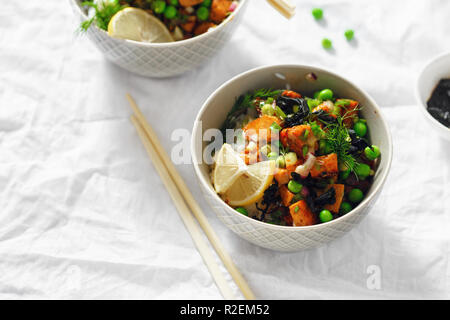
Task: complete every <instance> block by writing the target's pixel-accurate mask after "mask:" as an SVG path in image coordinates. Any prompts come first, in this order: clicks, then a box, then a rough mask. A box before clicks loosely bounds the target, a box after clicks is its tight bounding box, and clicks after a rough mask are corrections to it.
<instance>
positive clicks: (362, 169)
mask: <svg viewBox="0 0 450 320" xmlns="http://www.w3.org/2000/svg"><path fill="white" fill-rule="evenodd" d="M370 170H371V169H370V167H369V166H368V165H367V164H365V163H358V165H357V166H356V167H355V173H356V175H357V176H358V178H359V179H361V180H365V179H366V178H367V177H368V176H369V175H370Z"/></svg>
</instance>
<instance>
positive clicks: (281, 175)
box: [274, 169, 291, 185]
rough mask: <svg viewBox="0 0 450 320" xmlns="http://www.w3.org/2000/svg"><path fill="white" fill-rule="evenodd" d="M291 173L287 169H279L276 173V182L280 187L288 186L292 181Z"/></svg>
mask: <svg viewBox="0 0 450 320" xmlns="http://www.w3.org/2000/svg"><path fill="white" fill-rule="evenodd" d="M290 175H291V174H290V173H289V171H288V170H287V169H278V170H277V172H275V175H274V177H275V180H277V182H278V184H279V185H284V184H288V183H289V180H290Z"/></svg>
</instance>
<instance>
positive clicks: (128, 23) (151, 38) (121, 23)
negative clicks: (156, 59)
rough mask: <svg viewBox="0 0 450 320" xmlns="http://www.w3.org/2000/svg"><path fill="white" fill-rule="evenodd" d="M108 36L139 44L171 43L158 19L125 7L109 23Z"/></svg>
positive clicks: (165, 29) (166, 30)
mask: <svg viewBox="0 0 450 320" xmlns="http://www.w3.org/2000/svg"><path fill="white" fill-rule="evenodd" d="M108 34H109V35H110V36H111V37H114V38H120V39H129V40H135V41H141V42H152V43H161V42H173V38H172V36H171V34H170V32H169V30H168V29H167V28H166V26H165V25H164V23H162V22H161V21H160V20H159V19H158V18H156V17H154V16H152V15H151V14H149V13H147V12H145V11H144V10H142V9H138V8H132V7H127V8H124V9H122V10H120V11H119V12H117V13H116V14H115V15H114V16H113V17H112V18H111V20H110V21H109V24H108Z"/></svg>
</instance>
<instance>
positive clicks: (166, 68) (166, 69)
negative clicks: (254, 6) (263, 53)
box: [70, 0, 248, 78]
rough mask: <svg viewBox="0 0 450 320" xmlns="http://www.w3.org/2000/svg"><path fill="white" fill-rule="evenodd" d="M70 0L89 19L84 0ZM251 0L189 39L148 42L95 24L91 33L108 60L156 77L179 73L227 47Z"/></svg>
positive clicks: (89, 30) (81, 17)
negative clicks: (113, 33) (115, 35)
mask: <svg viewBox="0 0 450 320" xmlns="http://www.w3.org/2000/svg"><path fill="white" fill-rule="evenodd" d="M70 1H71V3H72V7H73V9H74V11H75V13H76V14H77V15H78V17H79V18H80V22H81V21H85V20H87V15H86V11H85V10H84V9H83V8H82V7H81V5H80V3H81V2H82V1H80V0H70ZM247 1H248V0H240V4H239V6H238V7H237V9H236V10H235V11H234V12H233V13H232V14H231V15H230V16H229V17H228V18H227V19H226V20H225V21H223V22H222V23H221V24H220V25H219V26H217V27H216V28H214V29H213V30H211V31H209V32H207V33H204V34H202V35H200V36H197V37H194V38H191V39H188V40H182V41H177V42H171V43H144V42H137V41H132V40H123V39H116V38H112V37H110V36H109V35H108V34H107V33H106V32H105V31H104V30H102V29H100V28H98V27H97V26H94V25H93V26H91V27H90V28H89V29H88V31H87V36H88V37H89V39H91V40H92V42H93V43H94V44H95V45H96V46H97V48H98V49H99V50H100V51H101V52H102V53H103V54H104V55H105V57H106V58H107V59H108V60H110V61H112V62H113V63H115V64H117V65H118V66H120V67H122V68H124V69H126V70H128V71H131V72H133V73H136V74H139V75H143V76H147V77H155V78H165V77H171V76H176V75H180V74H182V73H185V72H187V71H190V70H192V69H194V68H196V67H198V66H200V65H202V64H204V63H206V62H207V61H208V60H209V59H210V58H211V57H213V56H214V55H215V54H216V53H217V52H218V51H219V50H220V49H222V48H223V46H224V45H225V43H226V42H227V41H228V40H229V39H230V37H231V35H232V34H233V32H234V31H235V29H236V27H237V25H238V24H239V22H240V21H241V19H242V16H243V15H244V9H245V7H246V5H247Z"/></svg>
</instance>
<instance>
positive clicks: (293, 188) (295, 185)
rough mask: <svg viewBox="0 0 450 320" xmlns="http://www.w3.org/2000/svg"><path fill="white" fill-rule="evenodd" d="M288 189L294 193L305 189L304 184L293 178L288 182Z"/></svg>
mask: <svg viewBox="0 0 450 320" xmlns="http://www.w3.org/2000/svg"><path fill="white" fill-rule="evenodd" d="M288 189H289V191H290V192H292V193H300V192H301V191H302V189H303V186H302V185H301V184H300V183H298V182H297V181H295V180H291V181H289V183H288Z"/></svg>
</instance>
